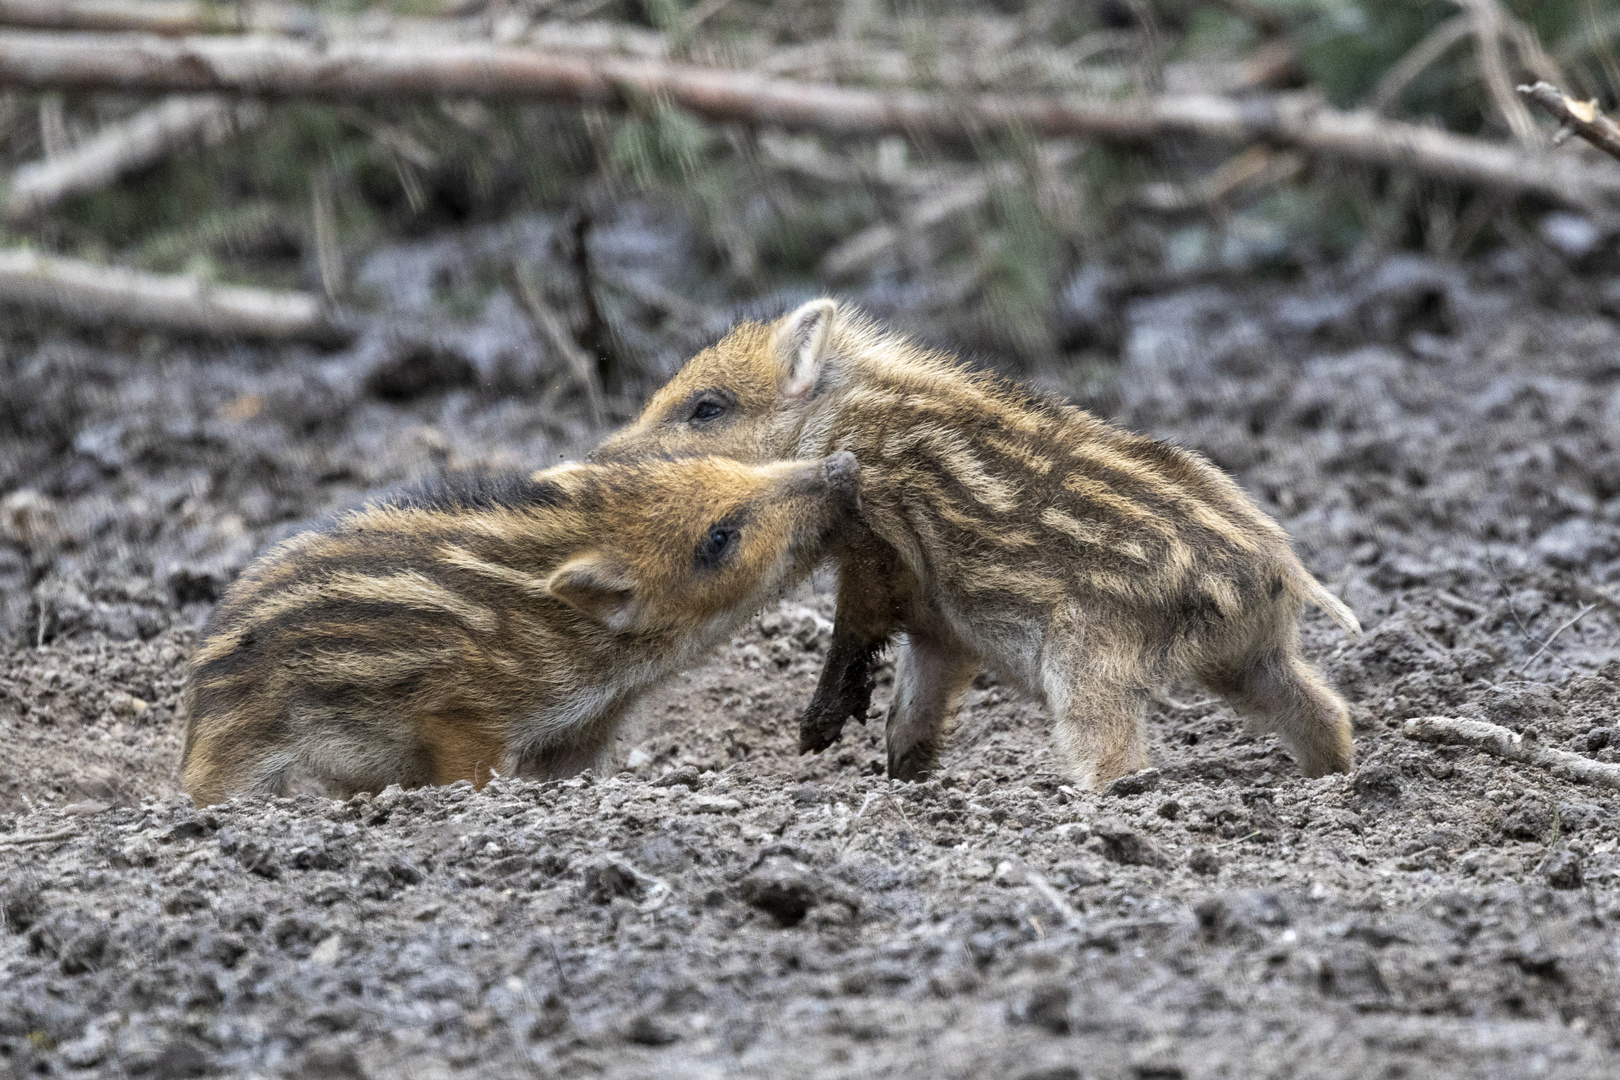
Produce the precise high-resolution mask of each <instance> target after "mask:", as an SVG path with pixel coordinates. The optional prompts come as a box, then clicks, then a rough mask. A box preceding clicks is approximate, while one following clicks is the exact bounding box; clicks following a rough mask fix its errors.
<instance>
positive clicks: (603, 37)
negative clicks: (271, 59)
mask: <svg viewBox="0 0 1620 1080" xmlns="http://www.w3.org/2000/svg"><path fill="white" fill-rule="evenodd" d="M0 25H5V26H20V27H30V28H33V29H38V30H97V31H131V32H135V33H146V34H161V35H163V36H164V37H181V36H184V35H187V34H236V33H255V34H284V35H291V36H295V37H310V38H317V37H318V38H323V39H332V38H344V37H348V38H353V37H372V38H396V39H399V38H417V39H423V40H428V41H432V42H443V41H449V40H454V41H478V40H488V39H489V38H490V37H491V34H492V25H491V22H490V20H488V19H485V18H461V17H441V18H421V17H411V16H404V15H390V14H387V13H385V12H380V11H367V12H363V13H361V14H359V15H353V16H343V15H336V14H333V13H331V12H316V11H313V10H311V9H309V8H307V7H303V6H300V5H298V4H282V3H270V2H265V0H255V2H247V0H243V2H234V0H0ZM519 36H521V37H524V38H526V39H527V40H528V42H529V44H531V45H536V46H538V47H541V48H550V49H586V50H595V51H607V52H623V53H629V54H631V55H634V56H667V55H669V40H668V38H667V37H666V36H665V35H663V34H661V33H659V32H658V31H656V30H647V29H643V28H642V27H637V26H622V25H617V24H613V23H604V22H590V23H578V22H573V23H562V22H557V21H549V22H545V23H541V24H540V25H538V26H531V27H528V28H527V29H526V30H523V31H521V32H520V34H519Z"/></svg>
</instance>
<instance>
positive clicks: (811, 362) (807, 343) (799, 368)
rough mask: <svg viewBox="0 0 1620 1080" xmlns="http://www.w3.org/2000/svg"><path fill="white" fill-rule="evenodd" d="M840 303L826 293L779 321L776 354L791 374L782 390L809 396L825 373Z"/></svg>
mask: <svg viewBox="0 0 1620 1080" xmlns="http://www.w3.org/2000/svg"><path fill="white" fill-rule="evenodd" d="M837 316H838V304H837V303H836V302H834V301H832V300H828V299H827V298H826V297H823V298H821V299H820V300H811V301H810V302H809V303H807V304H805V305H803V306H802V307H800V308H799V309H798V310H797V311H795V312H793V313H792V314H791V315H785V316H783V317H782V319H781V321H780V322H778V323H777V324H776V355H777V357H778V358H779V359H780V360H781V362H782V370H783V371H784V372H785V373H786V375H787V381H786V382H785V383H784V384H783V387H782V392H783V394H785V395H786V396H787V397H788V398H789V399H793V398H805V397H809V396H810V391H811V390H813V389H815V385H816V380H817V379H818V378H820V377H821V366H822V364H823V363H825V362H826V359H827V354H828V353H830V352H831V351H832V331H833V320H834V319H835V318H837Z"/></svg>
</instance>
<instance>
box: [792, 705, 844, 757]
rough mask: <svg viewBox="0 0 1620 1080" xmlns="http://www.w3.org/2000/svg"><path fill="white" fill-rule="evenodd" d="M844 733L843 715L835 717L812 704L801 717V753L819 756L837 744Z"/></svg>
mask: <svg viewBox="0 0 1620 1080" xmlns="http://www.w3.org/2000/svg"><path fill="white" fill-rule="evenodd" d="M843 733H844V716H843V714H841V713H840V714H838V715H834V714H832V713H830V712H827V711H825V710H821V709H817V708H816V707H815V703H814V702H812V703H811V705H810V708H808V709H806V710H805V711H804V715H803V716H801V717H799V753H801V754H819V753H821V752H822V751H823V750H825V749H827V747H829V746H831V745H832V744H833V743H835V742H837V741H838V739H839V737H840V736H841V735H843Z"/></svg>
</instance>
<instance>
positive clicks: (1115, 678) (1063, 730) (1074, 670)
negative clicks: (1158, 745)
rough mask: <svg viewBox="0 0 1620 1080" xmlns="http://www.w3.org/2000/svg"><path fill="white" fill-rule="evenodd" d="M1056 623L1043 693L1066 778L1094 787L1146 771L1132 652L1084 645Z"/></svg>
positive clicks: (1140, 684)
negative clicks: (1069, 777)
mask: <svg viewBox="0 0 1620 1080" xmlns="http://www.w3.org/2000/svg"><path fill="white" fill-rule="evenodd" d="M1067 622H1068V620H1063V621H1060V622H1059V624H1058V625H1057V626H1055V627H1054V630H1053V633H1052V635H1051V636H1050V637H1049V638H1048V641H1047V651H1046V656H1045V658H1044V661H1043V663H1042V673H1041V681H1042V684H1043V685H1042V689H1043V690H1044V692H1045V698H1046V707H1047V710H1048V711H1049V712H1050V713H1051V716H1052V724H1053V733H1054V734H1055V736H1056V737H1057V742H1058V747H1059V748H1060V750H1061V751H1062V753H1063V755H1064V757H1065V759H1066V764H1067V765H1068V769H1069V773H1070V775H1071V776H1072V777H1073V778H1074V781H1075V783H1076V784H1077V785H1078V786H1080V787H1082V788H1097V787H1101V786H1102V785H1104V784H1106V783H1108V782H1109V781H1111V780H1117V779H1118V778H1120V777H1121V776H1127V775H1129V774H1130V773H1133V772H1138V771H1140V770H1141V769H1145V768H1147V766H1148V755H1147V748H1146V747H1145V745H1144V744H1143V738H1142V709H1143V705H1144V703H1145V701H1146V696H1147V695H1146V689H1145V688H1146V686H1147V684H1148V682H1149V679H1148V676H1147V673H1146V672H1144V671H1142V670H1141V666H1140V664H1139V662H1138V660H1137V659H1136V655H1135V652H1134V651H1133V650H1131V649H1129V648H1127V647H1122V646H1115V645H1113V644H1112V643H1109V642H1106V641H1096V640H1086V636H1085V635H1084V634H1083V633H1082V632H1081V631H1080V630H1079V629H1077V628H1076V627H1074V626H1072V625H1065V623H1067Z"/></svg>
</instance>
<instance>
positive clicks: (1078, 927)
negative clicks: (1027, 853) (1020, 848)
mask: <svg viewBox="0 0 1620 1080" xmlns="http://www.w3.org/2000/svg"><path fill="white" fill-rule="evenodd" d="M1024 880H1025V881H1026V882H1028V883H1029V885H1030V886H1031V887H1032V888H1034V890H1035V891H1036V892H1038V893H1040V894H1041V896H1042V897H1044V898H1045V900H1046V902H1047V903H1048V904H1051V905H1052V906H1053V907H1054V908H1056V909H1057V913H1058V914H1059V915H1062V916H1063V924H1064V925H1065V926H1067V927H1068V928H1069V929H1070V930H1073V931H1075V932H1076V933H1083V932H1084V931H1085V929H1086V920H1085V917H1084V916H1083V915H1081V914H1080V913H1079V912H1078V911H1076V910H1075V909H1074V905H1073V904H1071V903H1069V901H1068V899H1067V898H1065V897H1064V895H1063V894H1062V893H1060V892H1058V891H1057V890H1056V889H1054V888H1053V887H1052V883H1051V882H1049V881H1047V880H1046V878H1044V877H1042V876H1041V875H1040V874H1038V873H1036V872H1035V871H1034V870H1025V871H1024Z"/></svg>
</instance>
